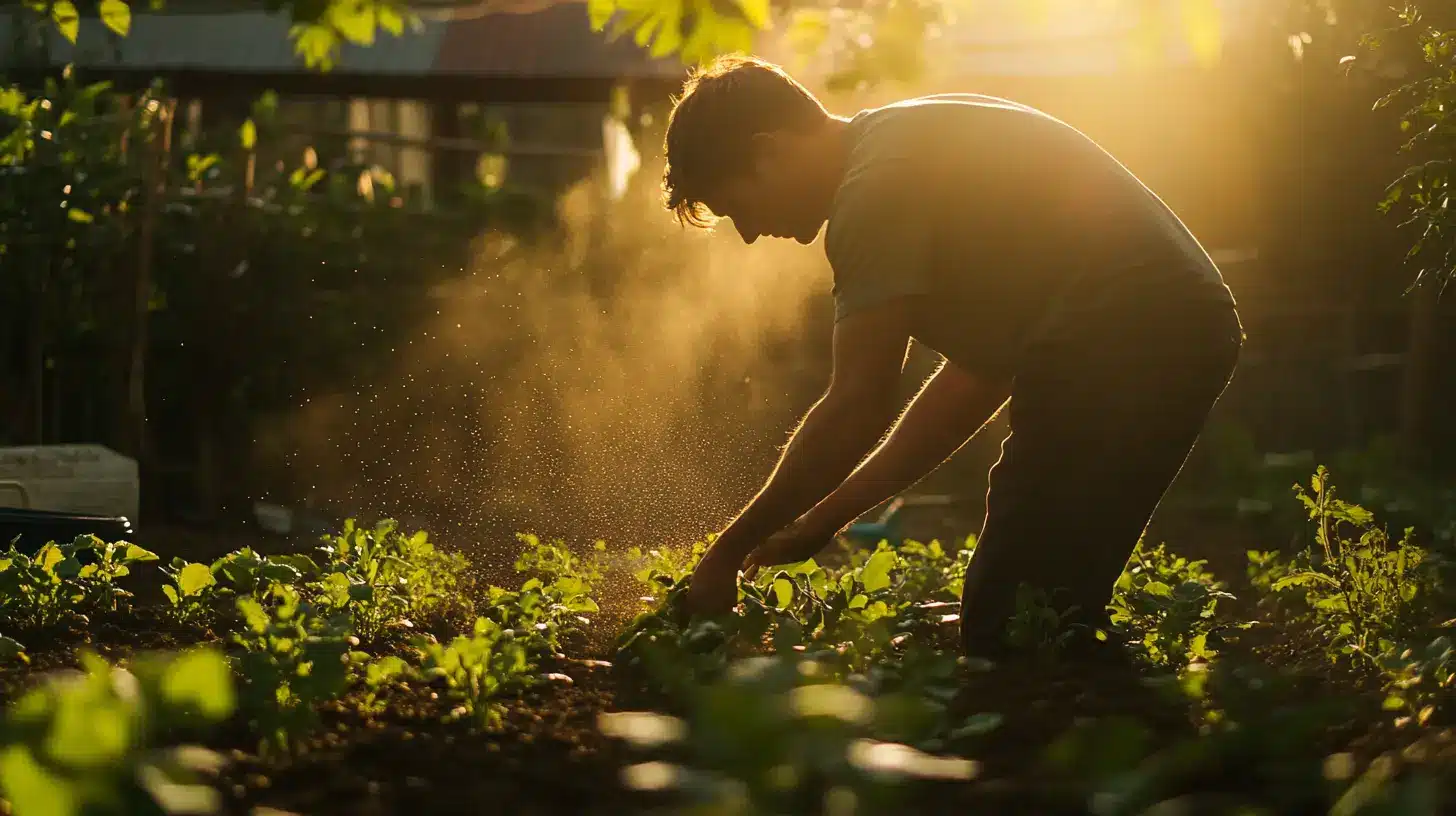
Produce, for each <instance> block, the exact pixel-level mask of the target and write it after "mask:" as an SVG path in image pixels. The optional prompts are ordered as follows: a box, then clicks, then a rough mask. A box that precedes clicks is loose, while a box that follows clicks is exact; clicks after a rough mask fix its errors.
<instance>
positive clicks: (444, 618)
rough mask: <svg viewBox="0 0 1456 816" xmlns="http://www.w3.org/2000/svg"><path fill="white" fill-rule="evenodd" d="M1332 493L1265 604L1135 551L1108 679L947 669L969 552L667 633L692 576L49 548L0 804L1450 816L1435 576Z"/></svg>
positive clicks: (10, 727)
mask: <svg viewBox="0 0 1456 816" xmlns="http://www.w3.org/2000/svg"><path fill="white" fill-rule="evenodd" d="M1317 485H1318V486H1319V487H1320V488H1321V489H1320V490H1319V491H1315V492H1313V493H1311V494H1307V495H1305V496H1304V497H1303V499H1302V500H1304V501H1305V502H1306V508H1307V509H1308V510H1309V511H1310V512H1311V514H1312V515H1313V516H1314V519H1313V521H1312V524H1313V525H1314V527H1315V529H1316V530H1318V531H1320V535H1321V538H1319V539H1318V540H1317V542H1316V545H1315V546H1314V547H1313V548H1312V549H1311V551H1309V552H1307V553H1303V554H1294V555H1292V556H1290V555H1284V556H1270V555H1264V554H1260V553H1257V552H1256V553H1253V554H1251V555H1250V556H1249V557H1248V560H1249V567H1248V568H1247V570H1246V573H1247V574H1246V575H1243V576H1231V577H1230V578H1231V580H1228V581H1223V580H1219V579H1220V578H1221V577H1222V576H1214V575H1213V574H1211V573H1209V572H1208V571H1207V568H1206V564H1204V563H1202V562H1189V561H1187V560H1186V559H1182V558H1179V557H1178V556H1176V555H1174V554H1173V553H1171V552H1169V551H1168V550H1167V549H1165V548H1161V547H1157V548H1153V547H1144V548H1142V549H1141V550H1140V552H1139V554H1138V555H1137V556H1136V557H1135V558H1134V559H1133V560H1132V562H1130V564H1129V568H1128V570H1127V571H1126V573H1125V574H1124V576H1123V579H1122V581H1121V582H1120V584H1119V589H1118V593H1117V597H1116V600H1115V603H1114V605H1113V607H1112V609H1113V613H1114V616H1113V622H1114V623H1113V627H1112V629H1111V630H1109V631H1107V632H1104V636H1106V637H1108V638H1110V639H1111V640H1113V641H1115V642H1118V643H1120V644H1125V645H1124V646H1123V647H1122V648H1121V649H1119V650H1117V652H1116V654H1118V655H1121V656H1123V657H1125V658H1126V659H1125V660H1112V661H1106V662H1105V663H1104V662H1099V663H1096V664H1088V663H1085V662H1082V661H1078V660H1076V659H1073V658H1072V657H1070V656H1069V655H1068V654H1067V653H1066V645H1065V644H1066V643H1067V641H1066V638H1067V636H1068V632H1067V631H1066V630H1065V629H1064V628H1063V627H1061V625H1060V623H1059V621H1058V618H1057V615H1056V613H1055V612H1053V611H1052V610H1051V609H1050V608H1049V607H1048V606H1047V605H1046V604H1045V603H1044V601H1043V600H1042V599H1038V598H1036V597H1033V596H1029V595H1028V596H1026V597H1024V598H1023V603H1022V608H1021V612H1020V613H1019V614H1018V617H1017V620H1016V621H1015V622H1013V625H1012V626H1011V628H1010V635H1011V637H1012V638H1013V639H1014V640H1015V641H1016V642H1017V643H1018V645H1019V646H1020V647H1021V651H1020V654H1019V656H1018V657H1017V658H1015V659H1012V660H1007V661H1004V662H1002V663H1001V664H998V665H992V664H989V663H985V662H983V661H967V660H965V659H957V657H956V646H955V645H956V642H957V637H956V620H955V613H956V612H957V611H958V607H957V606H956V604H955V599H956V597H957V596H958V593H959V585H960V583H959V582H960V580H961V576H962V575H963V573H964V567H965V563H966V561H967V559H968V556H969V554H970V551H971V548H970V547H969V546H968V547H963V548H956V547H941V546H939V545H929V546H926V545H918V544H910V545H906V546H904V547H901V548H899V549H898V550H892V549H889V548H888V547H883V546H882V547H881V548H878V549H870V550H859V551H853V552H848V553H845V554H842V556H841V557H840V558H838V559H826V563H829V562H830V561H833V560H839V561H842V562H843V563H842V565H841V566H838V567H834V568H829V569H826V568H824V567H820V566H819V565H817V564H815V563H813V562H809V563H806V564H801V565H792V566H790V567H787V568H785V569H782V570H779V571H776V572H772V573H770V572H765V573H764V574H762V575H760V576H759V577H757V578H756V579H755V580H754V581H753V582H751V583H745V584H744V585H743V588H742V594H741V597H740V608H739V610H738V612H739V614H736V615H734V616H731V617H728V618H723V619H720V620H709V621H703V620H688V619H685V618H684V617H683V616H682V615H681V613H680V611H679V609H678V602H679V601H680V598H681V594H682V592H683V590H684V588H685V580H686V578H685V576H687V575H688V574H689V572H690V568H691V565H692V564H693V562H694V559H695V558H696V555H697V553H699V552H701V549H702V548H701V546H700V547H697V548H695V549H694V550H693V551H691V552H647V553H643V552H638V551H629V552H611V551H608V550H607V549H606V548H604V547H599V548H596V549H587V550H585V551H580V552H573V551H571V550H570V549H569V548H567V547H565V546H563V545H561V544H553V543H544V542H540V541H537V540H535V539H531V538H526V539H524V540H523V542H522V544H523V546H522V556H521V558H520V559H519V561H518V562H517V563H516V567H517V570H518V572H519V575H518V576H517V577H516V580H515V581H514V582H513V583H512V584H509V585H510V586H512V588H511V589H509V590H507V589H502V588H499V587H498V586H492V585H490V584H487V583H486V582H485V581H484V580H482V579H480V578H478V577H476V576H477V575H478V574H479V571H478V570H476V569H475V568H474V567H473V566H472V565H471V564H470V562H469V561H468V560H467V559H465V558H464V557H463V556H461V555H459V554H447V553H444V552H442V551H440V550H437V549H436V548H435V547H433V546H432V545H431V544H430V543H429V541H428V539H427V538H426V537H425V536H422V535H418V534H411V535H406V534H405V533H403V532H401V531H399V530H396V529H394V528H393V527H392V526H389V525H384V526H381V527H379V528H376V529H355V528H352V527H351V528H349V529H346V530H345V531H344V532H343V533H341V534H340V535H338V536H332V537H329V538H328V539H326V540H325V541H324V542H323V543H322V544H323V546H322V547H321V548H320V549H318V550H317V551H313V552H301V553H275V554H272V555H259V554H257V553H255V552H254V551H253V550H251V549H247V548H244V549H241V550H237V551H234V552H232V553H228V554H225V555H223V556H221V557H220V558H217V559H215V560H213V561H211V562H196V563H192V562H186V561H183V560H181V559H178V560H176V561H173V562H172V563H170V564H167V565H166V566H165V567H160V566H159V565H160V562H159V560H157V559H156V558H155V556H154V555H152V554H151V553H150V552H148V551H146V550H143V549H141V548H139V547H133V546H127V545H118V546H108V545H103V544H100V543H99V542H96V541H94V540H81V541H78V542H75V543H72V544H67V545H63V546H53V547H48V548H47V550H45V551H43V552H42V553H40V554H39V555H38V556H37V557H36V558H35V559H32V560H24V559H21V558H19V557H16V556H12V557H11V559H10V561H9V562H7V564H6V567H5V569H3V570H0V581H4V582H6V585H5V589H6V594H5V595H4V596H3V600H0V604H3V605H4V610H3V611H4V612H5V615H4V616H3V619H4V620H5V621H6V623H5V624H4V626H5V629H4V631H3V634H4V635H7V636H9V637H10V638H12V639H11V640H8V641H6V643H7V644H8V647H9V648H8V653H7V654H6V657H5V662H4V663H3V664H0V702H3V703H4V704H5V705H6V706H7V710H8V714H7V719H6V723H5V727H4V729H3V732H0V741H3V743H4V747H3V749H0V772H3V773H0V786H3V790H0V792H3V794H4V796H5V797H6V798H7V799H9V800H10V807H11V809H12V812H14V813H16V814H20V815H21V816H24V814H27V813H60V812H80V809H79V808H76V809H69V810H68V809H59V810H57V809H54V807H55V804H56V803H57V802H63V801H67V800H68V801H70V802H71V803H72V804H79V803H82V802H84V803H86V804H87V805H88V807H87V808H86V812H88V813H91V812H97V813H100V812H108V813H134V812H157V807H158V803H161V804H162V805H166V808H164V809H163V812H166V810H167V809H170V810H171V811H172V812H200V811H204V810H212V811H214V812H229V813H266V812H279V811H282V812H288V813H299V814H346V813H347V814H371V813H379V814H387V813H404V812H411V813H421V814H423V813H477V812H500V813H521V814H527V813H540V814H554V813H562V814H565V813H571V814H593V813H632V812H674V813H675V812H685V808H686V807H687V806H688V805H690V804H699V805H712V806H714V807H716V808H719V809H718V810H716V811H714V812H724V813H849V812H853V813H927V814H931V813H963V812H967V811H968V810H972V809H975V808H980V809H982V810H991V811H993V812H1035V813H1099V814H1100V813H1144V812H1166V811H1153V810H1152V809H1153V808H1154V807H1156V806H1159V805H1161V806H1162V807H1164V808H1168V807H1174V806H1175V804H1176V805H1177V806H1181V807H1185V808H1187V809H1185V810H1180V811H1177V812H1189V813H1226V812H1235V811H1236V810H1237V809H1238V808H1244V810H1243V811H1241V812H1249V813H1256V812H1263V813H1318V812H1339V813H1374V812H1386V813H1391V812H1396V813H1411V814H1414V813H1438V812H1445V809H1443V807H1442V805H1441V801H1442V800H1441V794H1442V793H1443V792H1444V791H1443V785H1445V786H1449V781H1448V780H1449V779H1450V778H1451V777H1452V776H1453V774H1452V773H1451V770H1452V769H1453V767H1456V766H1453V764H1452V763H1453V762H1456V742H1453V740H1452V738H1451V735H1450V732H1449V731H1448V730H1447V726H1448V725H1449V723H1450V720H1451V710H1452V704H1451V703H1452V701H1451V695H1452V683H1453V680H1452V674H1453V671H1456V660H1453V658H1452V654H1451V651H1450V647H1449V642H1448V641H1446V640H1445V638H1444V634H1446V629H1447V627H1449V626H1451V625H1452V623H1453V622H1452V621H1450V620H1449V618H1450V617H1451V616H1452V610H1453V607H1452V605H1451V604H1450V598H1449V595H1448V594H1447V593H1446V591H1445V590H1444V589H1443V586H1444V584H1443V580H1442V578H1443V575H1442V573H1443V570H1444V564H1443V561H1442V559H1441V557H1440V553H1435V552H1431V551H1428V550H1425V549H1422V548H1420V547H1419V546H1417V545H1416V544H1415V543H1414V542H1408V541H1403V540H1393V539H1390V538H1387V537H1385V536H1384V534H1383V533H1382V532H1381V529H1380V528H1379V527H1378V525H1377V523H1376V522H1375V520H1374V519H1373V518H1372V517H1370V514H1368V513H1366V512H1365V511H1363V510H1362V509H1361V508H1359V507H1355V506H1353V505H1347V504H1344V503H1343V502H1340V501H1339V500H1338V499H1336V498H1334V497H1333V490H1332V488H1329V487H1328V485H1326V484H1324V483H1323V481H1318V480H1317ZM968 543H969V542H968ZM87 548H94V550H95V552H94V555H95V558H94V561H95V565H96V566H95V568H94V569H92V568H90V567H89V566H88V567H87V568H84V569H83V568H81V567H80V561H79V560H77V559H76V556H77V554H78V550H84V549H87ZM1233 579H1237V580H1233ZM496 583H497V584H502V583H504V582H502V581H499V580H498V581H496ZM138 585H144V586H142V587H139V586H138ZM145 585H149V586H151V588H152V589H153V590H155V591H152V592H142V591H140V590H141V589H143V588H145ZM1231 586H1232V587H1233V588H1234V589H1236V590H1237V594H1234V593H1231V592H1230V591H1229V588H1230V587H1231ZM122 587H130V588H131V589H130V590H128V589H123V588H122ZM133 590H135V591H133ZM144 597H146V598H153V599H154V600H143V598H144ZM639 598H640V599H642V600H637V599H639ZM608 600H610V603H608ZM22 648H23V652H21V651H20V650H21V649H22ZM77 667H81V668H83V669H84V670H85V671H86V672H87V673H89V674H88V675H84V676H89V678H90V679H89V680H87V681H84V682H66V681H65V680H64V677H65V672H67V671H68V670H72V669H74V668H77ZM116 667H125V670H126V673H124V674H117V672H118V671H119V670H118V668H116ZM118 678H119V679H118ZM108 729H110V730H108ZM118 734H120V735H123V736H124V738H121V739H111V738H110V736H115V735H118ZM179 746H203V747H205V748H206V749H207V750H206V751H194V750H191V749H186V750H182V751H178V747H179ZM1377 806H1378V807H1380V808H1394V809H1393V810H1390V809H1386V810H1377V809H1374V808H1377Z"/></svg>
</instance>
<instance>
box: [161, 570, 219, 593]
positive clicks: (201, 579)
mask: <svg viewBox="0 0 1456 816" xmlns="http://www.w3.org/2000/svg"><path fill="white" fill-rule="evenodd" d="M216 583H217V579H216V578H213V577H212V570H210V569H208V568H207V565H206V564H188V565H187V566H185V567H183V568H182V570H181V571H180V572H178V573H177V588H178V589H180V590H182V594H183V595H184V596H186V597H191V596H193V595H196V594H197V593H199V592H201V591H202V590H204V589H206V588H208V587H210V586H213V585H215V584H216ZM167 588H168V589H170V587H167Z"/></svg>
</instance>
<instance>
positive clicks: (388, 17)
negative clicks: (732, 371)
mask: <svg viewBox="0 0 1456 816" xmlns="http://www.w3.org/2000/svg"><path fill="white" fill-rule="evenodd" d="M376 13H377V14H378V15H379V27H380V28H382V29H384V30H385V31H387V32H389V33H390V34H393V35H394V36H396V37H398V36H399V35H401V34H403V33H404V15H403V14H400V13H399V10H398V9H395V8H392V7H390V6H387V5H380V6H379V7H378V10H377V12H376Z"/></svg>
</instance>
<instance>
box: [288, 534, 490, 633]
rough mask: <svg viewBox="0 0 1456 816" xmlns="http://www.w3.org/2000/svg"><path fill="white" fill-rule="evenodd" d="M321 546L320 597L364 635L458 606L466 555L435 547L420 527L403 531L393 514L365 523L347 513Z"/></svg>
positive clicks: (410, 623) (456, 610) (407, 624)
mask: <svg viewBox="0 0 1456 816" xmlns="http://www.w3.org/2000/svg"><path fill="white" fill-rule="evenodd" d="M320 549H321V550H322V552H323V553H324V554H325V555H326V557H327V560H326V561H325V562H324V565H323V567H322V571H323V576H322V578H321V579H320V580H319V582H318V584H317V588H318V590H319V591H320V593H321V602H323V603H326V604H327V605H329V606H330V607H332V608H335V609H339V610H343V611H346V612H348V614H349V615H350V616H351V617H352V619H353V625H354V631H355V633H356V634H357V635H358V636H359V637H360V638H362V639H363V640H365V641H373V640H375V639H377V638H379V637H381V636H382V635H383V634H384V633H385V632H386V631H388V630H390V629H410V628H413V627H414V626H415V623H416V620H424V619H426V618H438V617H441V616H447V615H450V614H452V613H455V614H457V616H458V614H460V613H461V612H462V611H463V610H462V609H461V606H462V602H461V599H460V589H461V584H462V581H463V578H464V573H465V568H466V562H465V559H464V558H463V557H462V556H460V555H459V554H453V553H445V552H441V551H440V550H438V549H436V548H435V546H434V545H433V544H431V543H430V540H429V536H428V534H426V533H425V532H424V531H419V532H416V533H413V534H411V535H405V534H404V533H402V532H400V531H399V529H398V525H397V524H396V523H395V522H394V521H392V520H385V521H382V522H380V523H379V524H378V525H376V526H375V527H374V528H372V529H368V528H364V527H361V526H359V525H357V524H356V523H355V522H354V520H353V519H350V520H348V521H346V522H345V523H344V530H343V532H342V533H340V534H339V535H336V536H327V537H325V539H324V544H323V545H322V547H321V548H320Z"/></svg>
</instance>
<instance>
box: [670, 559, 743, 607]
mask: <svg viewBox="0 0 1456 816" xmlns="http://www.w3.org/2000/svg"><path fill="white" fill-rule="evenodd" d="M742 566H743V558H742V557H741V556H739V555H737V553H735V552H732V551H730V550H729V549H728V548H726V547H722V546H718V545H716V544H715V545H714V546H713V547H710V548H709V549H708V551H707V552H705V553H703V557H702V559H700V560H699V561H698V566H697V568H696V569H694V570H693V577H692V580H690V581H689V582H688V593H687V597H686V598H684V599H683V603H684V606H685V607H686V609H687V612H688V614H690V615H724V614H727V613H729V612H732V611H733V607H734V606H736V605H737V604H738V570H739V568H740V567H742Z"/></svg>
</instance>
